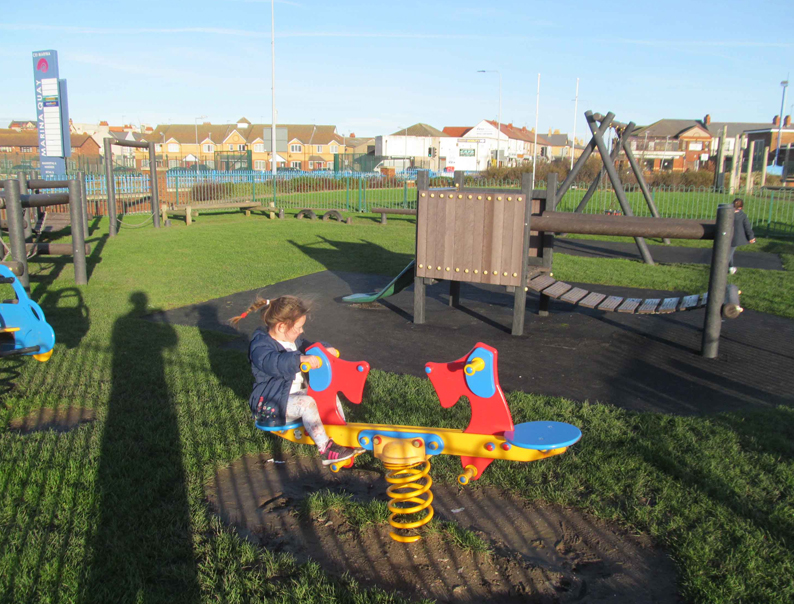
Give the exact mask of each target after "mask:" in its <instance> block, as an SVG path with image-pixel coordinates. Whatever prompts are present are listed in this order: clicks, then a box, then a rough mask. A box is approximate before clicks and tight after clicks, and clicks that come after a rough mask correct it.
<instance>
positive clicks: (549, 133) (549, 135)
mask: <svg viewBox="0 0 794 604" xmlns="http://www.w3.org/2000/svg"><path fill="white" fill-rule="evenodd" d="M549 136H551V128H549Z"/></svg>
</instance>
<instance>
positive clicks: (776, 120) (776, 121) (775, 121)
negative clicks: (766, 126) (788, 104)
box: [772, 115, 780, 126]
mask: <svg viewBox="0 0 794 604" xmlns="http://www.w3.org/2000/svg"><path fill="white" fill-rule="evenodd" d="M772 125H773V126H779V125H780V116H779V115H776V116H775V117H773V118H772Z"/></svg>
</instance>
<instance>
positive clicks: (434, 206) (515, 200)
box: [414, 112, 742, 358]
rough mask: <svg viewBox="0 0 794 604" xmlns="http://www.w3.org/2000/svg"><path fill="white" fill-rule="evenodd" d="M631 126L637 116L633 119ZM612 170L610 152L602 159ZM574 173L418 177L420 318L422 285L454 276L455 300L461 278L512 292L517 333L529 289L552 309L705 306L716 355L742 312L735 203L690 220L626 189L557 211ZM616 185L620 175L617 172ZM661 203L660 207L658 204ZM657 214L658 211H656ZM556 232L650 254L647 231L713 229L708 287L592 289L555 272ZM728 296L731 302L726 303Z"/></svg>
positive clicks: (687, 233) (598, 129) (707, 335)
mask: <svg viewBox="0 0 794 604" xmlns="http://www.w3.org/2000/svg"><path fill="white" fill-rule="evenodd" d="M585 115H586V117H587V118H588V123H590V125H591V129H592V130H593V134H594V135H593V139H592V140H591V142H590V146H589V147H588V148H590V149H591V150H592V149H595V148H598V149H599V151H602V155H604V154H605V148H604V144H603V140H601V135H602V134H603V130H604V127H605V125H606V124H608V123H609V122H610V121H611V117H612V114H607V116H606V117H605V118H602V122H601V126H596V125H595V118H594V117H593V115H592V114H591V113H590V112H587V113H586V114H585ZM630 126H631V125H630ZM605 170H606V171H607V173H608V174H610V177H611V176H612V172H613V171H614V166H613V165H612V164H611V162H609V161H606V162H605ZM569 184H570V177H569V178H568V179H566V182H565V183H563V185H564V187H561V189H560V190H558V187H557V176H556V174H550V175H549V178H548V181H547V183H546V189H533V188H532V182H531V180H530V178H529V175H527V174H525V175H524V178H523V179H522V182H521V188H520V189H502V188H475V187H471V188H468V187H466V186H465V181H464V175H463V173H456V174H455V180H454V187H449V188H437V189H431V188H430V186H429V178H428V173H427V172H426V171H420V172H419V174H418V177H417V220H416V269H415V278H414V323H418V324H421V323H424V322H425V288H426V286H427V285H428V284H433V283H436V282H438V281H448V282H449V287H450V289H449V291H450V305H451V306H456V305H458V304H459V299H460V284H461V283H466V282H469V283H482V284H489V285H498V286H504V287H506V288H507V290H508V291H509V292H512V293H513V294H514V305H513V324H512V334H513V335H522V334H523V332H524V315H525V309H526V292H527V291H528V290H529V289H532V290H534V291H537V292H539V293H540V300H539V307H538V312H539V313H540V314H547V313H548V308H549V302H550V300H551V299H559V300H562V301H565V302H570V303H572V304H579V305H580V306H585V307H588V308H595V309H598V310H603V311H618V312H624V313H636V314H643V315H644V314H663V313H668V312H677V311H685V310H692V309H696V308H702V307H704V306H705V307H706V309H707V310H706V318H705V323H704V329H703V343H702V354H703V356H706V357H708V358H714V357H716V355H717V348H718V344H719V334H720V324H721V320H722V317H723V316H724V317H727V318H734V317H736V316H738V315H739V313H740V312H741V310H742V309H741V306H740V305H739V297H738V295H739V292H738V290H737V289H736V288H735V286H731V287H729V286H728V284H727V273H728V256H729V253H730V242H731V238H732V235H733V206H731V205H728V204H724V205H721V206H720V207H719V209H718V211H717V220H716V222H714V221H702V220H686V219H671V218H658V217H637V216H632V215H631V209H630V207H629V206H628V203H627V202H626V200H625V194H624V195H622V196H621V195H619V196H618V197H619V199H620V200H621V207H622V208H623V209H624V214H625V215H622V216H619V215H597V216H595V215H585V214H581V213H575V212H574V213H572V212H557V211H555V210H556V205H557V203H558V202H559V200H560V199H561V197H562V194H564V192H565V190H567V186H568V185H569ZM613 185H615V189H616V193H617V192H618V190H619V191H620V193H623V190H622V188H620V184H619V180H617V179H615V180H614V181H613ZM653 209H655V208H653ZM653 213H654V214H656V215H657V216H658V213H656V212H653ZM555 233H580V234H597V235H616V236H625V237H634V238H635V239H636V240H637V244H638V247H639V249H640V252H641V253H642V255H643V258H644V259H645V260H646V262H647V261H648V258H650V256H649V255H648V258H646V257H645V256H646V254H644V253H643V249H645V250H646V251H647V246H645V242H644V239H643V238H644V237H661V238H676V239H707V240H713V241H714V248H713V250H714V251H713V255H712V264H711V274H710V279H709V289H708V292H704V293H701V294H693V295H689V296H683V297H673V298H664V299H662V298H649V299H637V298H623V297H619V296H608V295H605V294H600V293H598V292H589V291H587V290H584V289H581V288H574V287H573V286H571V285H569V284H566V283H563V282H559V281H556V280H555V279H554V278H553V277H552V275H551V270H552V260H553V257H554V234H555ZM650 263H652V260H651V261H650ZM726 299H727V300H728V304H725V301H726Z"/></svg>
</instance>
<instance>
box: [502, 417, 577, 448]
mask: <svg viewBox="0 0 794 604" xmlns="http://www.w3.org/2000/svg"><path fill="white" fill-rule="evenodd" d="M580 438H582V431H581V430H580V429H579V428H577V427H576V426H572V425H571V424H566V423H564V422H525V423H523V424H518V425H517V426H516V427H515V428H514V429H513V430H508V431H506V432H505V440H506V441H507V442H509V443H510V444H511V445H513V446H516V447H520V448H522V449H536V450H538V451H550V450H551V449H562V448H563V447H570V446H571V445H572V444H574V443H576V442H577V441H578V440H579V439H580Z"/></svg>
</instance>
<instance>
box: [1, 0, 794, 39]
mask: <svg viewBox="0 0 794 604" xmlns="http://www.w3.org/2000/svg"><path fill="white" fill-rule="evenodd" d="M235 1H243V2H245V1H255V0H235ZM0 30H6V31H61V32H64V33H73V34H95V35H103V34H105V35H139V34H192V33H198V34H210V35H219V36H231V37H238V38H270V32H268V31H256V30H249V29H232V28H222V27H164V28H156V27H130V28H115V27H82V26H69V25H42V24H35V23H20V24H8V23H0ZM276 38H362V39H368V38H391V39H415V40H493V39H499V40H503V41H504V40H512V41H520V42H548V41H553V40H558V38H552V37H532V36H504V35H483V34H447V33H417V32H379V31H373V32H345V31H317V32H313V31H281V32H276ZM578 41H579V42H580V43H584V44H630V45H636V46H662V47H669V46H670V43H671V41H670V40H654V39H637V38H589V39H588V38H580V39H579V40H578ZM675 46H676V47H690V48H794V43H792V42H758V41H755V40H702V41H697V40H676V41H675Z"/></svg>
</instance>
